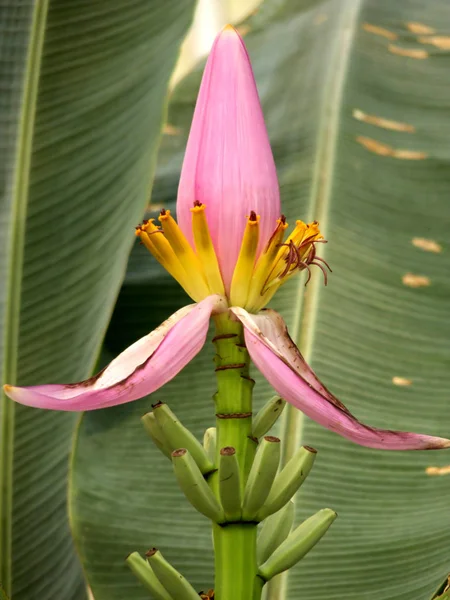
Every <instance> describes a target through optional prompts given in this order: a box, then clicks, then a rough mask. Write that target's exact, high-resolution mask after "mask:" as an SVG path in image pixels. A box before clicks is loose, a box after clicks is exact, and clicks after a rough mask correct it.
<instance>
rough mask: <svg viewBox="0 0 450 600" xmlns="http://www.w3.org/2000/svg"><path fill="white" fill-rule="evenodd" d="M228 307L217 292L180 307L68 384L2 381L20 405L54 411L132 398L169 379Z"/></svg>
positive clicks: (101, 405) (105, 404) (189, 359)
mask: <svg viewBox="0 0 450 600" xmlns="http://www.w3.org/2000/svg"><path fill="white" fill-rule="evenodd" d="M225 309H226V301H225V299H223V298H222V297H221V296H217V295H213V296H208V298H205V300H202V301H201V302H199V303H198V304H191V305H189V306H185V307H184V308H182V309H180V310H178V311H177V312H176V313H174V314H173V315H172V316H171V317H169V318H168V319H167V321H164V323H162V324H161V325H160V326H159V327H157V328H156V329H155V330H154V331H152V332H151V333H149V334H148V335H146V336H145V337H143V338H141V339H140V340H138V341H137V342H135V343H134V344H132V345H131V346H130V347H129V348H127V349H126V350H125V351H124V352H122V354H120V355H119V356H118V357H117V358H115V359H114V360H113V361H112V362H111V363H110V364H109V365H108V366H107V367H106V368H105V369H104V370H103V371H100V373H98V374H97V375H95V376H94V377H91V378H90V379H87V380H86V381H81V382H80V383H74V384H68V385H36V386H32V387H13V386H8V385H6V386H4V389H5V393H6V394H7V395H8V396H9V397H10V398H12V399H13V400H15V401H16V402H19V403H20V404H25V405H26V406H34V407H38V408H47V409H52V410H71V411H82V410H94V409H96V408H105V407H107V406H114V405H116V404H124V403H125V402H131V400H136V399H137V398H142V397H143V396H146V395H147V394H151V393H152V392H154V391H155V390H157V389H158V388H160V387H161V386H163V385H164V384H165V383H167V382H168V381H170V380H171V379H172V378H173V377H175V375H176V374H177V373H179V371H181V369H182V368H183V367H184V366H185V365H187V363H188V362H190V361H191V360H192V358H193V357H194V356H195V355H196V354H197V353H198V352H199V351H200V350H201V348H202V347H203V345H204V343H205V339H206V334H207V332H208V326H209V319H210V316H211V313H213V312H221V311H223V310H225Z"/></svg>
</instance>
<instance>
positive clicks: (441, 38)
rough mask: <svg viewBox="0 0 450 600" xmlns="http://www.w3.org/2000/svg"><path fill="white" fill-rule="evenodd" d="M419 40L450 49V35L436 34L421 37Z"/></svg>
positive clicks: (440, 48) (441, 48)
mask: <svg viewBox="0 0 450 600" xmlns="http://www.w3.org/2000/svg"><path fill="white" fill-rule="evenodd" d="M417 41H418V42H420V43H421V44H430V46H435V47H436V48H439V50H450V36H448V35H434V36H431V37H423V36H422V37H419V38H417Z"/></svg>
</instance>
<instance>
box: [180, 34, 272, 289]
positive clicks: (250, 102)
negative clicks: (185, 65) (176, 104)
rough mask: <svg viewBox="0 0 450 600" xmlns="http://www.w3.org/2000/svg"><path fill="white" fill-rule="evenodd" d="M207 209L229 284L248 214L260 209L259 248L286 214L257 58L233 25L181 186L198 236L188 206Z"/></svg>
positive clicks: (203, 102)
mask: <svg viewBox="0 0 450 600" xmlns="http://www.w3.org/2000/svg"><path fill="white" fill-rule="evenodd" d="M194 200H198V201H200V202H202V203H203V204H205V205H206V216H207V219H208V225H209V228H210V232H211V237H212V240H213V243H214V246H215V250H216V254H217V256H218V260H219V264H220V268H221V272H222V276H223V279H224V283H225V287H226V289H227V290H229V287H230V283H231V278H232V275H233V270H234V266H235V264H236V260H237V257H238V254H239V249H240V245H241V241H242V235H243V232H244V228H245V224H246V216H248V215H249V214H250V211H251V210H254V211H255V212H256V213H257V214H260V215H261V222H260V242H259V251H260V250H261V249H262V248H263V247H264V245H265V243H266V242H267V240H268V239H269V237H270V235H271V233H272V231H273V230H274V228H275V225H276V219H278V217H279V216H280V196H279V189H278V179H277V174H276V169H275V163H274V160H273V156H272V150H271V148H270V144H269V138H268V135H267V130H266V126H265V123H264V117H263V113H262V109H261V104H260V101H259V97H258V91H257V88H256V83H255V79H254V76H253V71H252V66H251V64H250V59H249V57H248V54H247V50H246V48H245V45H244V42H243V41H242V39H241V37H240V36H239V34H238V33H237V31H236V30H235V29H233V28H232V27H230V26H228V27H226V28H225V29H224V30H223V31H222V33H221V34H219V36H218V37H217V38H216V41H215V42H214V46H213V48H212V51H211V53H210V55H209V58H208V61H207V63H206V67H205V71H204V74H203V79H202V83H201V87H200V91H199V95H198V99H197V104H196V107H195V113H194V118H193V120H192V126H191V131H190V134H189V140H188V143H187V148H186V154H185V157H184V163H183V168H182V171H181V178H180V184H179V188H178V200H177V217H178V223H179V225H180V226H181V227H182V229H183V231H184V233H185V235H186V236H187V238H188V239H189V240H190V242H191V243H193V237H192V225H191V212H190V209H191V207H192V205H193V203H194Z"/></svg>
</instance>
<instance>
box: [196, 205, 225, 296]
mask: <svg viewBox="0 0 450 600" xmlns="http://www.w3.org/2000/svg"><path fill="white" fill-rule="evenodd" d="M205 208H206V206H205V205H204V204H200V203H198V204H195V205H194V207H193V208H191V212H192V232H193V234H194V241H195V249H196V250H197V256H198V258H199V260H200V262H201V263H202V265H203V270H204V272H205V276H206V280H207V282H208V285H209V289H210V290H211V292H212V293H213V294H220V295H221V296H224V295H225V288H224V285H223V281H222V275H221V273H220V268H219V263H218V261H217V256H216V251H215V250H214V246H213V243H212V240H211V235H210V233H209V227H208V221H207V220H206V214H205Z"/></svg>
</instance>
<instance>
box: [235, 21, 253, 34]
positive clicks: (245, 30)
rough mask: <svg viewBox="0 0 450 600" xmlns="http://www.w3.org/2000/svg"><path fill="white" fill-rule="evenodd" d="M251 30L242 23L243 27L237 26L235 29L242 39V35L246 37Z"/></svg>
mask: <svg viewBox="0 0 450 600" xmlns="http://www.w3.org/2000/svg"><path fill="white" fill-rule="evenodd" d="M250 30H251V27H250V25H248V24H247V23H244V24H243V25H239V26H238V27H236V31H237V32H238V33H239V34H240V35H241V36H242V37H244V35H247V33H249V31H250Z"/></svg>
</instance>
